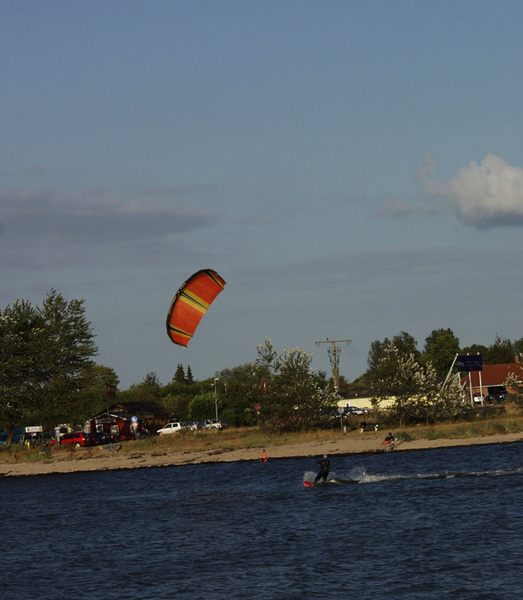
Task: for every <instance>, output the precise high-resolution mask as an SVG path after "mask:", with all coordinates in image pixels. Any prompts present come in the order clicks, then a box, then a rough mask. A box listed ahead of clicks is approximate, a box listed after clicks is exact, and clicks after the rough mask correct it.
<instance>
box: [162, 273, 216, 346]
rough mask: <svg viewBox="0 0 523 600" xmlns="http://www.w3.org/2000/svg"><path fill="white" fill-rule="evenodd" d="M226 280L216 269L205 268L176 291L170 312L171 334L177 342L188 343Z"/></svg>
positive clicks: (168, 320)
mask: <svg viewBox="0 0 523 600" xmlns="http://www.w3.org/2000/svg"><path fill="white" fill-rule="evenodd" d="M224 287H225V281H224V280H223V279H222V277H220V275H218V273H216V271H213V270H212V269H202V270H201V271H197V272H196V273H195V274H194V275H191V277H189V279H188V280H187V281H186V282H185V283H184V284H183V285H182V286H181V287H180V289H179V290H178V291H177V292H176V295H175V296H174V299H173V301H172V303H171V307H170V309H169V312H168V314H167V335H168V336H169V337H170V338H171V341H173V342H174V343H175V344H179V345H180V346H187V345H188V344H189V342H190V341H191V338H192V336H193V335H194V332H195V331H196V328H197V327H198V324H199V323H200V321H201V319H202V317H203V315H204V314H205V313H206V312H207V310H208V309H209V307H210V306H211V304H212V303H213V301H214V299H215V298H216V296H217V295H218V294H219V293H220V292H221V291H222V290H223V288H224Z"/></svg>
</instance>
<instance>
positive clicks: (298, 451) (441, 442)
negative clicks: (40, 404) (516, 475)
mask: <svg viewBox="0 0 523 600" xmlns="http://www.w3.org/2000/svg"><path fill="white" fill-rule="evenodd" d="M382 440H383V434H382V433H381V432H380V433H379V434H373V433H370V434H357V433H354V434H353V435H346V436H340V438H339V440H329V441H318V442H306V443H296V444H288V445H281V446H280V445H278V446H274V447H272V448H271V447H270V446H267V447H266V451H267V455H268V458H269V462H270V461H271V459H272V460H274V459H278V458H290V457H301V456H303V457H306V456H320V455H322V454H328V455H329V456H331V457H334V456H336V455H345V454H366V453H373V452H387V451H391V450H390V449H389V448H386V447H384V446H383V444H382ZM521 441H523V433H507V434H496V435H489V436H482V437H469V438H466V439H435V440H426V439H421V440H414V441H409V442H407V441H406V442H403V443H400V444H399V445H398V446H397V447H395V448H394V450H393V451H394V452H403V451H408V450H423V449H431V448H442V447H453V446H474V445H478V444H500V443H510V442H521ZM127 443H131V444H132V442H127ZM261 450H262V449H261V448H255V449H252V448H243V449H238V450H212V451H202V452H165V451H163V450H153V451H148V452H141V451H136V452H132V451H130V452H124V451H118V450H110V449H109V447H108V446H99V447H94V448H79V449H78V450H75V451H74V452H73V451H72V452H63V451H60V452H56V451H55V453H54V454H51V456H50V457H48V456H47V455H45V454H42V458H41V459H40V460H39V461H36V462H30V463H29V462H27V463H26V462H16V461H15V460H14V459H13V462H10V463H8V462H5V463H0V477H1V476H6V477H7V476H8V477H12V476H24V475H49V474H51V473H74V472H81V471H110V470H118V469H137V468H151V467H167V466H175V465H188V464H200V463H210V462H232V461H256V460H260V455H261Z"/></svg>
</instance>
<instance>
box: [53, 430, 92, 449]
mask: <svg viewBox="0 0 523 600" xmlns="http://www.w3.org/2000/svg"><path fill="white" fill-rule="evenodd" d="M60 446H74V447H75V448H80V447H81V446H94V440H93V437H92V436H91V434H90V433H84V432H83V431H75V432H74V433H66V434H65V435H63V436H62V438H61V439H60Z"/></svg>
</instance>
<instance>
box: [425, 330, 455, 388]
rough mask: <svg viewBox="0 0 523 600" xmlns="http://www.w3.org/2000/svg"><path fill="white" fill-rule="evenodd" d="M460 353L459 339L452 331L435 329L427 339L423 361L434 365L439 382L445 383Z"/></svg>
mask: <svg viewBox="0 0 523 600" xmlns="http://www.w3.org/2000/svg"><path fill="white" fill-rule="evenodd" d="M458 353H459V339H458V338H457V337H456V336H455V335H454V332H453V331H452V329H434V330H433V331H432V332H431V334H430V335H429V336H428V337H427V338H426V339H425V346H424V348H423V360H424V361H425V362H430V363H432V365H433V367H434V368H435V369H436V375H437V378H438V380H439V381H443V380H444V379H445V377H446V376H447V373H448V371H449V369H450V366H451V365H452V362H453V361H454V358H455V356H456V354H458Z"/></svg>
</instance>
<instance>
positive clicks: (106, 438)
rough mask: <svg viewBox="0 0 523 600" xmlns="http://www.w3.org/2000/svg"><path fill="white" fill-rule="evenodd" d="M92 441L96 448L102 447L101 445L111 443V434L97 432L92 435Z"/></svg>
mask: <svg viewBox="0 0 523 600" xmlns="http://www.w3.org/2000/svg"><path fill="white" fill-rule="evenodd" d="M91 436H92V440H93V443H94V444H96V445H97V446H102V445H103V444H110V443H111V441H114V440H111V434H110V433H107V432H106V431H97V432H96V433H92V434H91Z"/></svg>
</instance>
